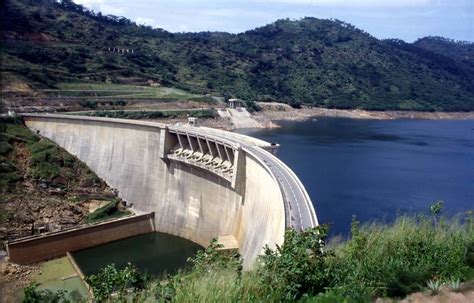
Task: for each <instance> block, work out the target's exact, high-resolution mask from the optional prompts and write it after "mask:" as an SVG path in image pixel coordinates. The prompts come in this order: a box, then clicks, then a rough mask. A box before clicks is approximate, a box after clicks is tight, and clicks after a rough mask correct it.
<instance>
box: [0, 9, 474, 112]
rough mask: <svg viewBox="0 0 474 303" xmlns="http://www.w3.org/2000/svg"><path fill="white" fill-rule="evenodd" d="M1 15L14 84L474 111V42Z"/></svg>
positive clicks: (56, 13)
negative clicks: (107, 84) (171, 28)
mask: <svg viewBox="0 0 474 303" xmlns="http://www.w3.org/2000/svg"><path fill="white" fill-rule="evenodd" d="M0 18H1V20H2V21H1V22H2V40H3V41H2V48H3V49H2V78H3V79H2V80H3V81H2V86H3V87H2V88H3V89H4V90H11V89H15V88H22V89H25V88H30V87H31V88H44V87H54V86H55V84H56V83H58V82H64V81H77V80H78V79H81V80H84V81H105V80H106V79H107V78H109V79H111V80H112V81H113V82H118V83H120V82H125V83H142V84H146V83H147V81H148V80H154V81H157V82H159V83H161V84H162V85H164V86H172V87H177V88H183V89H186V90H188V91H191V92H196V93H211V94H215V95H233V96H236V97H239V98H243V99H250V100H278V101H283V102H288V103H295V104H297V103H307V104H313V105H316V106H323V107H330V108H364V109H404V110H444V111H459V110H474V63H473V56H472V53H473V43H467V42H459V43H457V42H453V41H451V40H447V39H444V40H443V39H441V38H435V39H434V38H432V37H430V38H424V39H420V40H418V41H416V42H415V43H413V44H411V43H405V42H403V41H401V40H378V39H376V38H374V37H372V36H371V35H369V34H368V33H366V32H364V31H362V30H359V29H357V28H355V27H354V26H352V25H350V24H347V23H345V22H342V21H338V20H321V19H316V18H304V19H301V20H298V21H290V20H278V21H276V22H274V23H272V24H269V25H266V26H263V27H260V28H257V29H254V30H250V31H247V32H244V33H241V34H228V33H219V32H216V33H210V32H204V33H180V34H173V33H169V32H166V31H164V30H161V29H151V28H150V27H145V26H138V25H136V24H135V23H133V22H131V21H130V20H128V19H126V18H123V17H116V16H103V15H102V14H100V13H94V12H91V11H89V10H87V9H85V8H83V7H82V6H80V5H76V4H74V3H73V2H72V1H70V0H63V1H61V2H60V3H58V2H56V1H53V0H34V1H33V0H6V1H5V2H4V5H3V6H2V13H1V16H0ZM109 48H112V50H113V48H120V49H125V53H117V52H113V51H109ZM127 49H128V50H129V51H128V52H126V50H127ZM132 50H133V53H132Z"/></svg>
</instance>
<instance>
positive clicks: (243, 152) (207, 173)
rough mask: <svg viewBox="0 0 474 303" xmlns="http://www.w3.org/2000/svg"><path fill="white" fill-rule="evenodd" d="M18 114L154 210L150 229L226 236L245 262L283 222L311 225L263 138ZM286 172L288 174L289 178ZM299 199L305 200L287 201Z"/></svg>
mask: <svg viewBox="0 0 474 303" xmlns="http://www.w3.org/2000/svg"><path fill="white" fill-rule="evenodd" d="M22 116H23V119H24V121H25V124H26V125H27V126H28V127H29V128H30V129H32V130H33V131H36V132H38V133H39V134H40V135H42V136H44V137H46V138H49V139H51V140H52V141H54V142H56V143H57V144H58V145H59V146H61V147H63V148H64V149H66V150H67V151H68V152H69V153H71V154H73V155H75V156H77V157H78V158H79V159H80V160H82V161H83V162H84V163H86V164H87V165H88V166H89V167H90V168H91V169H92V170H93V171H94V172H95V173H96V174H97V175H98V176H99V177H101V178H102V179H103V180H105V181H106V182H107V183H108V184H109V185H110V186H111V187H113V188H116V189H117V190H118V192H119V196H120V197H121V198H122V199H124V200H125V201H127V204H128V205H129V206H131V207H132V209H134V210H135V211H136V212H140V211H144V212H145V211H146V212H155V219H154V220H155V221H154V224H155V230H156V231H160V232H164V233H168V234H171V235H176V236H179V237H183V238H186V239H189V240H191V241H193V242H196V243H198V244H200V245H202V246H204V247H206V246H207V245H208V244H209V242H210V240H211V239H212V238H219V237H220V238H222V239H227V241H229V242H230V243H233V244H230V246H232V245H234V246H235V245H236V246H237V247H238V249H239V251H240V253H241V255H242V257H243V259H244V267H245V268H249V267H251V266H252V264H253V262H254V261H255V259H256V257H257V256H258V255H259V254H260V253H261V252H262V249H263V247H264V245H269V246H270V247H273V246H274V245H275V244H282V243H283V237H284V231H285V228H286V227H295V228H305V227H312V226H316V225H317V219H316V215H315V213H314V209H313V207H312V204H311V201H310V200H309V198H307V194H306V191H305V190H304V187H302V185H301V183H300V182H299V180H296V181H295V182H296V183H295V184H297V183H298V182H299V183H298V184H299V185H294V186H293V187H300V188H291V190H292V191H293V192H294V191H295V190H296V191H297V192H298V191H303V193H302V194H301V197H303V196H305V198H298V197H297V195H295V196H294V197H289V194H288V192H289V190H288V189H285V188H284V187H285V186H284V184H283V183H282V182H283V181H282V178H281V177H279V176H278V174H277V173H275V169H276V168H278V167H279V165H280V168H278V169H279V171H281V170H282V169H285V167H286V166H284V165H283V166H281V165H282V164H281V162H278V160H277V159H276V157H274V156H273V155H271V154H270V153H269V152H267V151H264V150H263V149H262V148H261V147H263V148H266V149H271V148H272V147H271V145H269V144H268V143H265V142H263V141H259V140H256V139H253V138H251V137H247V136H243V135H236V134H231V133H228V132H224V131H217V130H211V129H206V128H200V127H188V126H173V127H171V126H170V127H168V126H166V125H164V124H159V123H151V122H140V121H131V120H120V119H106V118H93V117H78V116H64V115H22ZM259 146H261V147H259ZM273 161H274V162H273ZM282 167H283V168H282ZM286 168H287V167H286ZM290 172H291V170H290ZM291 174H292V172H291ZM291 174H290V173H289V174H288V178H296V176H294V174H293V175H292V176H290V175H291ZM283 177H284V178H287V177H285V175H284V176H283ZM296 179H297V178H296ZM298 199H299V200H301V199H304V200H305V201H292V200H298ZM308 203H309V205H308ZM302 213H303V214H302Z"/></svg>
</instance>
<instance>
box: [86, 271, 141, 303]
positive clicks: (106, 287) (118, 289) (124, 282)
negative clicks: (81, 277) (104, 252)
mask: <svg viewBox="0 0 474 303" xmlns="http://www.w3.org/2000/svg"><path fill="white" fill-rule="evenodd" d="M86 282H87V283H88V284H89V285H91V287H92V290H93V292H94V297H95V299H96V300H97V301H98V302H103V301H105V300H107V299H110V297H111V296H112V294H114V293H117V294H118V296H119V297H120V298H123V297H125V296H126V294H127V290H129V289H131V290H133V291H135V292H138V291H140V290H142V289H143V288H144V287H145V283H146V276H143V275H141V274H140V273H139V272H138V270H137V269H136V268H135V267H134V266H132V265H131V264H130V263H129V264H128V265H127V266H126V267H125V268H124V269H121V270H118V269H117V268H116V267H115V265H114V264H111V265H108V266H106V267H104V268H102V269H101V270H100V272H99V273H98V274H96V275H91V276H89V277H87V278H86Z"/></svg>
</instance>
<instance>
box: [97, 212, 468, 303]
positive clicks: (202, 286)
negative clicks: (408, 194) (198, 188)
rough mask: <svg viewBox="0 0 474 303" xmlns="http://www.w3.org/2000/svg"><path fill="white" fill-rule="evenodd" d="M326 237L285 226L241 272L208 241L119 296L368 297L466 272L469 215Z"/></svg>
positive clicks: (398, 294)
mask: <svg viewBox="0 0 474 303" xmlns="http://www.w3.org/2000/svg"><path fill="white" fill-rule="evenodd" d="M104 210H105V209H104ZM104 210H102V212H104ZM326 235H327V228H326V227H325V226H321V227H318V228H315V229H308V230H305V231H303V232H296V231H295V230H291V229H289V230H287V232H286V234H285V243H284V244H283V245H282V246H279V247H277V248H276V249H275V250H272V249H269V248H268V247H266V248H265V249H264V254H263V255H262V256H260V259H259V261H258V262H257V264H256V266H255V268H254V269H253V270H251V271H242V265H241V264H242V263H241V259H240V258H239V255H238V254H235V253H232V252H229V253H222V251H220V250H219V248H220V247H219V244H217V241H213V242H211V245H210V246H209V247H208V248H206V250H204V251H200V252H198V253H197V254H196V256H195V257H193V258H191V259H190V260H189V261H190V263H191V264H192V265H193V266H192V268H191V269H190V270H187V271H183V272H180V273H178V274H176V275H173V276H169V277H168V278H167V279H166V280H161V281H160V280H147V279H139V280H140V281H148V282H147V284H146V287H145V288H144V289H143V290H140V289H141V287H140V288H137V289H135V291H134V292H132V293H128V294H126V298H127V300H129V301H137V302H290V301H291V302H293V301H300V302H319V303H322V302H325V303H329V302H331V303H332V302H351V303H352V302H371V301H373V300H374V299H375V298H377V297H389V298H403V297H405V296H406V295H407V294H408V293H411V292H414V291H419V290H425V289H427V288H429V289H431V290H432V291H435V290H436V289H438V288H439V287H440V286H441V285H443V284H449V283H450V281H466V280H469V279H473V278H474V262H473V261H474V260H473V259H472V255H473V254H474V221H473V217H472V213H468V214H467V216H465V217H463V218H460V217H457V218H454V219H452V220H447V219H443V218H438V220H436V222H435V220H433V218H432V217H427V216H418V217H409V216H403V217H400V218H398V219H397V220H396V221H395V222H394V223H392V224H387V225H383V224H379V223H374V224H370V225H365V226H362V227H360V226H359V223H358V222H357V221H353V224H352V235H351V238H350V239H348V240H347V241H344V242H338V243H330V244H327V243H326V242H325V239H326ZM109 271H111V272H115V271H116V270H115V269H113V268H109ZM104 272H105V271H104ZM95 280H97V281H96V282H97V283H98V284H97V285H96V286H97V287H99V286H101V285H102V286H103V283H105V282H107V281H109V280H110V279H109V277H108V276H107V275H105V276H103V277H101V278H100V279H91V280H89V282H90V283H95V282H94V281H95ZM456 283H458V282H456ZM104 285H107V284H104ZM92 287H93V288H94V285H92ZM99 288H100V287H99ZM99 288H97V289H99ZM102 288H103V287H102ZM101 294H102V295H104V296H106V297H107V296H109V295H110V293H109V292H107V293H101ZM116 299H117V300H119V301H120V300H121V299H120V298H116Z"/></svg>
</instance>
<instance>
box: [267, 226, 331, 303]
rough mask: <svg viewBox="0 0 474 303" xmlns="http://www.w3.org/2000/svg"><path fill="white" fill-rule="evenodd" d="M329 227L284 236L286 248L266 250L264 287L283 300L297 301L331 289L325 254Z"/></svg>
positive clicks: (328, 255) (327, 255)
mask: <svg viewBox="0 0 474 303" xmlns="http://www.w3.org/2000/svg"><path fill="white" fill-rule="evenodd" d="M326 236H327V227H326V226H319V227H316V228H312V229H307V230H305V231H302V232H297V231H296V230H293V229H288V230H287V231H286V232H285V242H284V244H283V246H277V247H276V249H275V250H272V249H270V248H269V247H268V246H267V247H265V252H264V255H263V256H262V257H261V262H262V267H261V268H260V271H259V275H260V277H261V280H260V284H261V286H262V287H268V288H275V290H276V291H277V292H280V293H281V299H282V300H294V299H297V298H299V297H300V296H301V295H302V294H306V293H319V292H322V291H324V288H325V287H327V286H329V280H328V275H327V272H326V271H327V268H326V259H327V258H328V257H330V255H331V253H330V252H326V251H325V250H323V248H324V243H325V238H326Z"/></svg>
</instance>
